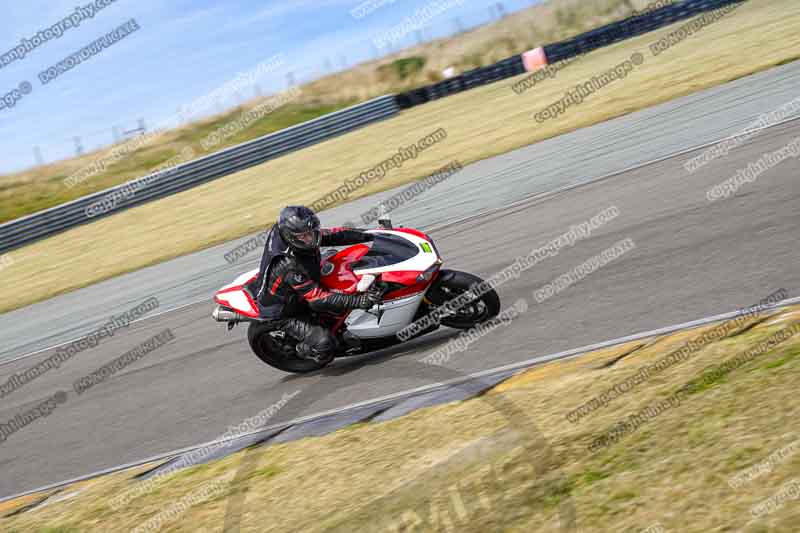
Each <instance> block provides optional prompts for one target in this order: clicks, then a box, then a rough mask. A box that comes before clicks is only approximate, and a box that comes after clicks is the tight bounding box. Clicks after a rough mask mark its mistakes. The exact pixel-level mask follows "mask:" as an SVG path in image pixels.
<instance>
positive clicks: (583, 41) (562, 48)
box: [397, 0, 747, 109]
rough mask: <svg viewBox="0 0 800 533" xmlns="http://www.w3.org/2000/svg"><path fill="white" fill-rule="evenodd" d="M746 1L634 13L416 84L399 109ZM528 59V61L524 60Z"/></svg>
mask: <svg viewBox="0 0 800 533" xmlns="http://www.w3.org/2000/svg"><path fill="white" fill-rule="evenodd" d="M746 1H747V0H677V1H676V2H674V3H673V4H670V5H668V6H665V7H661V8H659V9H654V10H653V11H650V12H648V13H643V14H641V15H636V16H633V17H630V18H627V19H625V20H620V21H618V22H612V23H611V24H607V25H605V26H602V27H600V28H597V29H594V30H592V31H590V32H587V33H583V34H581V35H578V36H577V37H574V38H572V39H569V40H566V41H562V42H558V43H553V44H549V45H546V46H544V47H542V49H538V48H537V49H536V50H531V51H530V52H526V54H528V55H527V57H526V54H522V55H520V56H514V57H509V58H508V59H504V60H503V61H500V62H499V63H496V64H494V65H490V66H488V67H480V68H477V69H475V70H470V71H469V72H465V73H464V74H461V75H460V76H454V77H452V78H448V79H447V80H444V81H440V82H439V83H435V84H433V85H427V86H425V87H419V88H417V89H412V90H411V91H408V92H405V93H402V94H399V95H397V101H398V104H399V105H400V107H401V108H402V109H407V108H409V107H412V106H415V105H420V104H424V103H426V102H430V101H431V100H436V99H438V98H443V97H445V96H449V95H451V94H455V93H460V92H462V91H467V90H469V89H473V88H475V87H480V86H481V85H485V84H487V83H492V82H495V81H498V80H501V79H504V78H511V77H513V76H516V75H518V74H522V73H523V72H526V66H528V69H527V70H528V71H529V70H531V69H532V68H533V67H535V66H536V65H538V66H539V67H541V66H544V65H546V64H548V63H555V62H557V61H561V60H564V59H569V58H571V57H575V56H578V55H581V54H585V53H586V52H590V51H592V50H596V49H597V48H601V47H603V46H608V45H611V44H614V43H616V42H619V41H623V40H625V39H630V38H631V37H636V36H637V35H641V34H643V33H647V32H650V31H653V30H657V29H658V28H661V27H664V26H668V25H669V24H672V23H674V22H678V21H680V20H684V19H687V18H690V17H693V16H695V15H699V14H700V13H703V12H706V11H711V10H713V9H718V8H720V7H723V6H726V5H728V4H735V3H741V2H746ZM526 59H527V61H525V60H526Z"/></svg>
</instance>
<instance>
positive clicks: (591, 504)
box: [0, 308, 800, 533]
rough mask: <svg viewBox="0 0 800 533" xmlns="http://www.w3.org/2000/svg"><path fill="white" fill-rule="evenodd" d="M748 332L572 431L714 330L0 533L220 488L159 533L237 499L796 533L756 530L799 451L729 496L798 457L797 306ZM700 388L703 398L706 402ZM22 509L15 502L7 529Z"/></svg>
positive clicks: (110, 514) (332, 515)
mask: <svg viewBox="0 0 800 533" xmlns="http://www.w3.org/2000/svg"><path fill="white" fill-rule="evenodd" d="M756 322H758V323H757V324H756ZM752 323H753V324H756V325H755V326H754V327H752V328H749V327H747V326H748V325H751V324H748V325H745V326H744V327H742V328H740V329H739V330H737V331H734V332H732V333H730V334H729V335H728V336H726V337H725V338H724V339H721V340H719V341H716V342H712V343H710V344H707V345H706V346H705V347H704V348H703V349H701V350H699V351H697V352H695V353H693V354H692V356H691V357H689V358H688V359H686V360H685V361H683V362H681V363H679V364H676V365H673V366H671V367H669V368H667V369H665V370H663V371H662V372H659V373H657V374H655V375H651V377H650V379H649V380H647V381H646V382H644V383H640V384H639V385H638V386H637V387H636V388H635V389H634V390H631V391H629V392H627V393H626V394H623V395H621V396H619V397H617V398H616V399H614V400H613V401H612V402H611V403H610V404H609V405H607V406H606V407H604V408H601V409H598V410H596V411H595V412H593V413H591V414H589V415H587V416H585V417H584V418H583V419H581V420H580V421H578V422H576V423H572V422H569V421H568V420H567V418H566V415H567V413H569V412H570V411H571V410H573V409H574V408H575V407H577V406H578V405H581V404H582V403H583V402H586V401H588V400H589V399H590V398H592V397H595V396H597V395H599V394H600V393H602V392H603V391H605V390H606V389H608V388H609V387H611V386H613V385H614V384H617V383H620V382H621V381H622V380H624V379H626V378H629V377H631V376H633V375H636V374H637V372H638V371H639V370H640V369H641V368H643V367H644V366H645V365H652V364H653V363H654V362H655V361H657V360H660V359H662V358H663V357H665V356H666V355H667V354H669V353H671V352H672V351H674V350H676V349H678V348H680V347H681V346H683V345H684V343H685V342H686V341H688V340H690V339H694V338H696V337H698V336H699V335H700V334H701V333H702V332H703V330H705V329H710V328H712V327H713V325H710V326H707V327H705V328H700V329H695V330H691V331H685V332H679V333H675V334H672V335H668V336H665V337H661V338H658V339H651V340H649V341H647V342H645V343H641V342H638V343H631V344H628V345H624V346H618V347H614V348H610V349H606V350H602V351H598V352H593V353H589V354H585V355H584V356H582V357H579V358H576V359H571V360H568V361H563V362H558V363H552V364H547V365H543V366H540V367H536V368H534V369H532V370H529V371H527V372H524V373H522V374H519V375H517V376H516V377H514V378H512V379H510V380H508V381H506V382H505V383H503V384H501V385H500V386H498V387H496V388H495V389H493V390H491V391H489V392H488V393H486V394H484V395H483V396H481V397H478V398H474V399H471V400H467V401H463V402H456V403H451V404H446V405H441V406H437V407H432V408H427V409H422V410H420V411H417V412H414V413H412V414H410V415H408V416H405V417H402V418H399V419H396V420H393V421H389V422H383V423H369V424H358V425H356V426H353V427H350V428H346V429H343V430H340V431H337V432H335V433H332V434H330V435H327V436H324V437H319V438H309V439H303V440H300V441H295V442H291V443H286V444H281V445H276V446H271V447H268V448H262V449H260V450H261V451H259V452H257V454H256V455H254V456H251V459H252V458H255V462H254V463H253V467H252V468H251V469H249V470H248V471H247V475H241V474H242V473H241V472H240V473H239V475H235V474H236V470H237V469H239V468H240V464H241V463H242V461H243V452H239V453H237V454H234V455H232V456H230V457H228V458H225V459H223V460H220V461H217V462H214V463H211V464H208V465H203V466H198V467H194V468H192V469H187V470H183V471H179V472H178V473H175V474H173V475H171V476H169V477H167V478H166V479H165V480H164V481H163V482H162V483H161V484H160V485H159V486H158V488H157V490H156V491H155V492H152V493H148V494H145V495H141V496H139V497H138V498H136V499H135V500H133V501H132V502H131V503H130V504H129V505H128V506H127V507H124V508H123V509H122V510H120V511H114V510H113V509H112V508H111V506H110V503H109V502H110V499H111V498H113V497H114V496H115V495H117V494H119V493H120V492H121V491H124V490H126V489H127V488H129V487H130V486H131V484H132V483H131V481H130V477H131V472H127V473H120V474H115V475H112V476H107V477H103V478H99V479H97V480H94V481H90V482H84V483H82V484H80V485H79V486H76V487H68V488H66V489H65V490H64V491H63V492H62V494H63V495H68V494H71V495H72V496H71V497H69V498H68V499H65V500H63V501H60V502H54V503H51V504H49V505H47V506H44V507H41V508H38V509H33V510H31V511H28V512H25V513H21V514H17V515H15V516H12V517H10V518H4V519H2V520H0V528H2V529H3V530H4V531H9V532H22V531H25V532H31V531H33V532H43V531H47V528H62V530H65V531H108V530H109V528H111V529H114V530H122V529H126V530H127V529H132V528H135V527H138V526H141V525H142V524H143V523H144V522H145V521H147V520H149V519H152V518H155V517H158V516H159V513H161V512H163V511H164V510H165V509H168V508H170V506H171V505H173V504H174V503H175V502H179V501H189V500H188V498H189V497H190V496H191V495H192V494H194V493H197V491H198V488H200V487H204V486H208V485H209V484H215V483H219V484H220V486H222V487H224V489H223V490H221V491H220V492H219V493H218V494H216V495H214V496H213V497H209V498H207V499H205V500H204V501H199V502H198V503H196V504H195V505H190V506H187V508H186V509H185V510H184V512H182V513H181V514H180V515H179V516H173V517H172V518H170V519H169V520H165V521H164V522H163V523H162V524H161V525H162V526H163V529H164V530H165V531H174V532H178V531H192V532H197V531H219V530H221V528H222V524H223V519H224V516H225V512H226V510H227V509H228V507H227V506H228V505H229V504H230V501H231V498H236V497H241V496H242V495H244V502H243V503H244V505H243V506H242V509H243V512H242V515H241V526H242V531H276V532H278V531H279V532H283V531H309V532H313V531H387V530H388V531H391V530H394V531H398V530H399V531H405V530H408V531H411V530H415V531H464V532H472V531H474V532H484V531H519V532H523V531H525V532H527V531H543V532H558V531H563V530H562V529H560V526H559V519H560V517H564V516H567V515H569V514H570V513H567V512H566V511H567V510H571V513H572V516H573V517H574V520H575V526H576V528H577V529H576V530H578V531H588V532H605V531H641V530H643V529H644V528H646V527H649V526H651V525H653V524H656V523H658V524H661V525H662V526H663V527H664V528H665V530H667V531H686V532H706V531H734V530H735V531H745V532H753V533H755V532H760V531H775V532H784V531H785V532H787V533H788V532H794V531H796V530H797V529H796V525H797V523H798V520H800V509H798V507H797V506H796V504H792V502H785V504H784V505H781V506H779V507H778V508H777V509H774V510H773V511H772V512H769V513H767V514H764V513H760V516H758V517H757V518H755V517H754V513H753V512H752V510H753V509H756V508H757V507H756V506H757V505H758V504H759V503H761V502H763V501H765V500H767V499H768V498H770V497H772V496H774V495H775V494H776V493H778V492H779V491H780V490H781V488H782V487H784V486H786V483H787V482H789V481H790V480H792V479H793V476H796V475H797V474H798V471H800V454H798V455H793V454H784V455H782V456H781V457H782V458H781V459H780V460H779V461H771V462H770V463H769V464H770V466H769V468H768V469H764V468H761V467H759V468H758V471H759V472H760V474H759V475H758V476H757V477H756V478H754V479H751V480H750V481H748V482H745V483H738V484H731V483H729V482H730V481H731V480H732V479H733V476H735V475H737V474H741V473H742V472H744V471H746V470H745V469H752V468H753V467H754V465H759V464H762V463H764V461H765V460H766V459H767V458H768V457H770V456H772V457H775V455H773V454H774V452H776V451H777V450H780V449H784V448H787V446H789V447H790V448H799V447H798V444H800V442H798V438H800V433H799V432H798V431H797V429H796V423H795V422H796V408H795V401H794V400H793V398H794V396H795V391H796V382H797V380H798V378H799V377H800V334H798V333H800V308H794V309H787V310H784V311H780V312H776V313H774V314H773V315H771V316H769V318H768V319H767V320H759V321H756V320H754V321H753V322H752ZM782 331H792V332H795V335H794V336H793V337H790V338H788V339H786V340H784V341H783V342H781V343H778V344H775V345H773V346H771V347H770V348H769V349H766V350H764V352H763V353H760V354H759V355H757V356H753V357H750V358H748V359H747V361H746V362H744V363H743V364H741V365H738V366H737V367H736V368H734V369H732V370H730V371H729V372H728V373H727V374H726V376H725V378H724V379H706V378H705V376H707V375H708V372H709V370H708V368H709V367H710V366H719V365H720V364H722V363H723V362H725V361H731V360H734V359H735V358H736V357H737V356H739V355H740V354H743V353H747V351H748V350H752V349H754V348H756V347H759V346H760V345H762V343H765V342H767V341H768V340H769V339H771V338H774V337H775V336H776V334H778V333H780V332H782ZM635 348H638V349H635ZM634 349H635V350H634ZM625 353H627V354H628V355H627V356H626V357H623V358H621V359H620V358H619V356H620V354H625ZM610 361H616V362H615V363H614V364H611V365H609V364H608V363H609V362H610ZM698 380H704V382H705V383H706V386H704V387H702V388H698V387H695V386H694V385H693V384H695V385H696V384H697V383H698ZM678 390H687V391H689V392H687V393H686V394H685V396H684V397H683V400H682V401H681V402H680V405H677V406H674V407H672V408H669V409H666V410H664V411H663V412H661V413H659V414H658V415H657V417H653V418H651V419H650V420H648V421H646V422H645V423H643V424H642V425H641V426H640V427H638V428H637V430H636V431H634V432H632V433H630V434H627V435H624V436H623V437H622V438H620V439H619V441H618V442H616V443H614V444H611V445H609V446H607V447H604V448H602V449H600V450H597V451H594V452H591V451H589V444H590V443H591V442H593V440H594V439H595V438H596V437H597V436H598V435H600V434H602V433H603V432H606V431H607V430H608V429H609V428H611V427H614V425H615V424H616V423H617V422H619V421H620V420H624V419H626V418H627V417H629V416H630V415H633V414H635V413H638V412H640V411H641V410H642V409H644V408H646V407H648V406H652V405H655V404H657V403H658V402H660V401H663V399H664V398H668V397H669V396H670V395H672V394H674V393H675V391H678ZM517 415H518V416H517ZM533 426H536V427H537V428H538V429H537V432H538V435H534V433H535V432H534V431H532V430H531V428H532V427H533ZM790 445H793V446H790ZM734 486H735V488H734ZM76 492H77V494H75V493H76ZM23 503H25V502H9V503H8V504H7V505H6V506H5V512H6V514H7V513H9V512H11V511H12V509H13V508H14V506H15V505H16V506H21V505H23ZM756 514H759V513H756ZM406 525H408V526H412V525H413V526H414V528H407V529H404V527H401V526H406Z"/></svg>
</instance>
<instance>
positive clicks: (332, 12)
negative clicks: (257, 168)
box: [0, 0, 538, 173]
mask: <svg viewBox="0 0 800 533" xmlns="http://www.w3.org/2000/svg"><path fill="white" fill-rule="evenodd" d="M91 1H93V0H77V1H76V0H28V1H26V2H8V3H7V4H6V6H4V10H3V11H4V13H3V17H2V18H0V54H3V53H5V52H7V51H8V50H10V49H11V48H13V47H14V46H16V45H18V44H19V42H20V40H21V39H22V38H31V37H32V36H33V35H34V34H36V33H37V32H39V31H40V30H44V29H45V28H48V27H50V26H52V25H53V24H55V23H56V22H58V21H59V20H61V19H63V18H64V17H66V16H68V15H69V14H71V13H73V12H74V11H75V7H76V6H79V5H80V6H83V5H86V4H88V3H89V2H91ZM363 1H364V0H288V1H277V0H268V1H260V2H258V1H255V0H224V1H223V0H218V1H210V0H170V1H169V2H165V1H164V0H116V2H115V3H113V4H111V5H110V6H108V7H106V8H104V9H103V10H101V11H98V12H97V13H96V14H95V16H94V18H91V19H88V20H85V21H83V22H82V23H81V24H80V26H79V27H78V28H71V29H68V30H67V31H66V32H65V33H64V35H63V36H62V37H61V38H58V39H53V40H50V41H47V42H45V43H43V44H42V45H41V46H39V47H38V48H37V49H35V50H33V51H32V52H30V53H28V55H27V56H26V57H25V58H23V59H22V60H17V61H14V62H12V63H11V64H9V65H7V66H5V67H4V68H0V97H2V95H4V94H6V93H8V92H9V91H11V90H13V89H15V88H17V87H19V85H20V83H21V82H24V81H27V82H29V83H30V84H31V86H32V91H31V93H30V94H28V95H25V96H24V97H23V98H22V99H21V100H20V101H18V102H17V104H16V105H15V106H14V107H13V108H8V109H0V136H2V150H0V172H2V173H5V172H10V171H15V170H21V169H24V168H27V167H30V166H33V164H34V163H35V158H34V147H35V146H38V147H40V150H41V152H42V155H43V157H44V160H45V161H47V162H51V161H54V160H58V159H62V158H65V157H69V156H71V155H73V154H74V151H75V148H74V146H75V145H74V141H73V137H75V136H79V137H81V139H82V143H83V145H84V147H85V149H86V150H87V151H88V150H92V149H95V148H97V147H99V146H103V145H107V144H109V143H110V142H111V140H112V133H111V130H112V126H115V125H116V126H119V127H121V128H123V129H127V130H130V129H133V128H135V127H136V125H137V121H138V119H140V118H143V119H144V120H145V122H146V124H147V125H148V126H149V127H152V126H153V125H155V124H158V123H160V122H162V121H164V120H166V119H167V118H168V117H172V116H174V115H175V113H176V112H177V110H178V109H179V108H180V107H181V106H185V105H187V104H189V103H191V102H192V101H194V100H195V99H197V98H201V97H203V96H204V95H206V94H208V93H209V92H211V91H213V90H214V89H215V88H217V87H219V86H221V85H223V84H225V83H226V82H228V81H230V80H232V79H234V78H236V76H237V75H238V74H239V73H243V72H247V71H248V70H251V69H253V68H254V67H255V66H256V65H258V64H259V63H261V62H263V61H265V60H268V59H269V58H270V57H273V56H275V54H283V57H284V58H285V62H284V65H283V66H282V67H281V68H279V69H277V70H274V71H273V72H270V73H269V74H267V75H265V76H264V77H262V78H261V79H260V80H259V81H258V84H259V85H260V86H261V88H262V90H263V92H264V93H272V92H276V91H280V90H283V89H285V88H286V75H287V72H289V71H291V72H293V73H294V75H295V78H296V79H298V80H306V79H310V78H313V77H317V76H319V75H320V74H322V73H323V71H324V68H325V64H326V58H330V61H331V63H332V64H333V67H334V68H335V69H339V68H340V66H341V62H342V60H343V59H346V62H347V63H348V64H354V63H356V62H358V61H363V60H366V59H371V58H372V57H373V56H374V54H375V49H374V46H373V45H372V40H373V38H375V37H376V36H378V35H381V34H382V33H383V32H386V31H388V30H390V29H391V28H393V27H396V26H397V25H398V24H400V23H402V22H403V19H404V18H405V17H406V16H410V15H413V13H414V12H415V10H417V9H420V8H423V7H424V6H426V5H429V4H431V2H434V1H436V2H440V3H442V2H450V4H451V5H454V6H455V7H452V8H451V9H449V10H448V11H446V12H444V13H442V14H440V15H438V16H436V17H435V18H434V19H432V20H431V23H430V25H429V27H428V29H427V30H426V34H427V36H429V37H439V36H443V35H447V34H450V33H452V32H453V30H454V28H455V22H454V20H455V19H456V17H458V18H460V19H461V22H462V23H463V25H464V26H465V27H467V28H468V27H473V26H476V25H479V24H482V23H485V22H487V20H488V19H489V6H493V5H494V4H496V0H493V1H487V0H463V1H459V0H394V2H391V0H386V1H387V3H386V4H385V5H383V6H381V7H379V8H378V9H377V10H375V11H374V12H372V13H370V14H368V15H367V16H366V17H364V18H361V19H355V18H353V17H352V16H351V14H350V10H351V9H353V8H355V7H356V6H358V5H359V4H361V3H363ZM502 3H503V6H504V8H505V10H506V11H507V12H509V13H510V12H513V11H516V10H518V9H521V8H524V7H528V6H530V5H532V4H534V3H538V0H504V1H503V2H502ZM131 18H134V19H136V21H137V23H138V25H139V27H140V29H139V30H138V31H136V32H134V33H132V34H130V35H129V36H127V37H126V38H125V39H123V40H122V41H120V42H118V43H117V44H115V45H114V46H112V47H110V48H108V49H106V50H104V51H102V52H101V53H100V54H98V55H96V56H94V57H92V58H91V59H89V60H88V61H85V62H83V63H81V64H79V65H77V66H76V67H75V68H74V69H72V70H71V71H69V72H66V73H64V74H62V75H61V76H59V77H58V78H57V79H55V80H53V81H51V82H50V83H48V84H47V85H43V84H42V83H41V82H40V81H39V78H38V74H39V73H40V72H42V71H43V70H45V69H47V68H48V67H50V66H53V65H55V64H56V63H58V62H59V61H61V60H63V59H65V58H66V57H67V56H69V55H70V54H72V53H74V52H76V51H78V50H80V49H81V48H82V47H84V46H86V45H88V44H89V43H91V42H93V41H94V40H96V39H98V38H100V37H101V36H103V35H105V34H106V33H108V32H110V31H111V30H113V29H115V28H116V27H118V26H120V25H122V24H124V23H125V22H126V21H128V20H129V19H131ZM415 38H416V37H415V35H414V34H413V33H412V34H410V35H408V36H407V37H406V38H405V40H404V41H402V42H401V43H399V46H398V47H404V46H408V45H411V44H413V42H414V41H415ZM252 95H253V93H252V92H249V93H246V96H247V97H250V96H252ZM234 103H235V100H231V101H230V102H228V104H230V105H232V104H234ZM209 111H213V110H209Z"/></svg>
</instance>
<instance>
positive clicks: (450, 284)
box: [427, 270, 500, 329]
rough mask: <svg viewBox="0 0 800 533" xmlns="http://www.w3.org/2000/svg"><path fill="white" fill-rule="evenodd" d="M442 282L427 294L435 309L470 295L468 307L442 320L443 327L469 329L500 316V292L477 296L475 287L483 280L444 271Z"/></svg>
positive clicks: (452, 271) (464, 273)
mask: <svg viewBox="0 0 800 533" xmlns="http://www.w3.org/2000/svg"><path fill="white" fill-rule="evenodd" d="M441 276H442V279H441V280H440V281H439V282H438V283H436V284H435V285H434V287H433V288H432V290H430V291H429V292H428V295H427V296H428V299H429V300H430V301H431V303H432V305H433V307H439V306H442V305H444V304H445V303H446V302H448V301H450V300H453V299H455V298H458V297H459V296H462V295H464V294H471V295H473V296H474V297H472V298H470V299H469V300H468V301H467V303H466V304H464V305H462V306H460V307H459V308H457V309H456V310H455V311H454V312H453V313H451V314H447V315H445V316H443V317H442V319H441V322H440V323H441V324H442V325H443V326H447V327H450V328H456V329H469V328H471V327H473V326H475V325H476V324H480V323H482V322H486V321H487V320H490V319H492V318H494V317H496V316H497V315H498V313H500V296H498V294H497V291H495V290H494V289H490V290H489V291H487V292H485V293H483V294H478V293H476V292H475V290H474V289H473V287H474V286H475V285H476V284H478V283H481V282H482V281H483V280H482V279H481V278H479V277H478V276H475V275H473V274H469V273H468V272H460V271H458V270H447V271H443V272H442V274H441Z"/></svg>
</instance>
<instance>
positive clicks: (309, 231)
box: [278, 205, 322, 250]
mask: <svg viewBox="0 0 800 533" xmlns="http://www.w3.org/2000/svg"><path fill="white" fill-rule="evenodd" d="M278 232H279V233H280V234H281V237H282V238H283V240H284V241H286V244H288V245H289V246H291V247H293V248H296V249H298V250H315V249H317V248H319V243H320V239H321V238H322V233H321V232H320V229H319V218H318V217H317V215H315V214H314V211H312V210H311V209H309V208H307V207H305V206H302V205H290V206H289V207H284V208H283V210H282V211H281V215H280V216H279V217H278Z"/></svg>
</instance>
